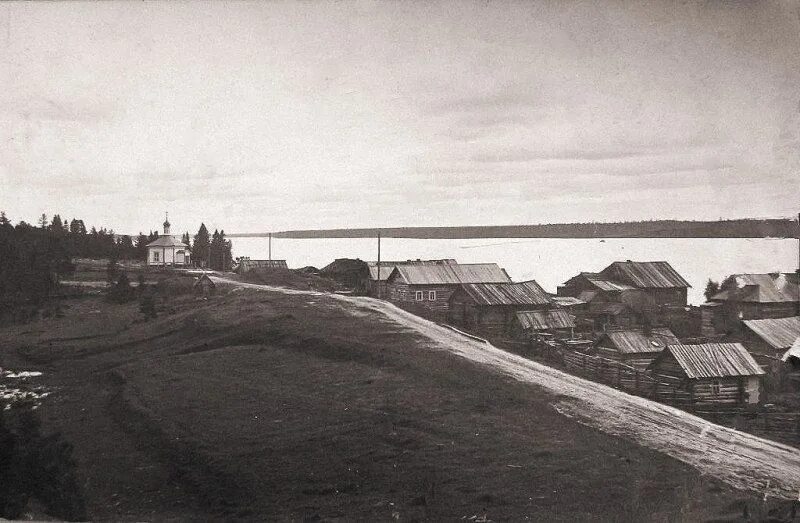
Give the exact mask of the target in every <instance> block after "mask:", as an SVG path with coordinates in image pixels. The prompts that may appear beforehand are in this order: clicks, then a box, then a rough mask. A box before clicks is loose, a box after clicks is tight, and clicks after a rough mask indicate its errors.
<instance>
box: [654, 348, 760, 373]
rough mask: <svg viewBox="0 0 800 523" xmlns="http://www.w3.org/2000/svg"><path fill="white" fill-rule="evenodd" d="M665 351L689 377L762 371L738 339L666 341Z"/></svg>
mask: <svg viewBox="0 0 800 523" xmlns="http://www.w3.org/2000/svg"><path fill="white" fill-rule="evenodd" d="M664 352H669V353H671V354H672V356H674V357H675V360H677V362H678V365H680V366H681V368H682V369H683V371H684V372H685V373H686V375H687V376H688V377H689V378H692V379H696V378H726V377H732V376H760V375H762V374H764V371H763V370H762V369H761V367H759V366H758V363H756V360H754V359H753V357H752V356H751V355H750V353H749V352H747V349H745V348H744V346H743V345H742V344H741V343H704V344H702V345H667V348H666V350H665V351H664Z"/></svg>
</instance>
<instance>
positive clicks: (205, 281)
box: [192, 273, 217, 298]
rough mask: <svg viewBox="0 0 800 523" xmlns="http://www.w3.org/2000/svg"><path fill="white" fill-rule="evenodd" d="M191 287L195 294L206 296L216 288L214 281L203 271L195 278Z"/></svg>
mask: <svg viewBox="0 0 800 523" xmlns="http://www.w3.org/2000/svg"><path fill="white" fill-rule="evenodd" d="M192 287H193V288H194V293H195V295H197V296H202V297H204V298H207V297H208V296H210V295H212V294H214V291H215V290H216V289H217V284H216V283H214V280H212V279H211V278H209V276H208V274H205V273H203V274H201V275H200V277H199V278H197V279H196V280H195V282H194V285H193V286H192Z"/></svg>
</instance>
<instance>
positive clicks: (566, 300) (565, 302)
mask: <svg viewBox="0 0 800 523" xmlns="http://www.w3.org/2000/svg"><path fill="white" fill-rule="evenodd" d="M550 299H551V300H553V302H554V303H556V304H558V305H560V306H562V307H574V306H577V305H586V302H585V301H583V300H581V299H579V298H575V297H574V296H552V297H551V298H550Z"/></svg>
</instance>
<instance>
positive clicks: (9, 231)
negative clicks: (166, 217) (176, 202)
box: [0, 211, 232, 316]
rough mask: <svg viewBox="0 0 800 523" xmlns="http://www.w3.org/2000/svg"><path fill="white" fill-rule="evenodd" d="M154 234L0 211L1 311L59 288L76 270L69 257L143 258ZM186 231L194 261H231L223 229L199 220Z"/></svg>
mask: <svg viewBox="0 0 800 523" xmlns="http://www.w3.org/2000/svg"><path fill="white" fill-rule="evenodd" d="M157 238H158V233H157V232H153V231H151V232H150V233H149V234H148V235H145V234H142V233H139V234H138V235H137V236H136V237H131V236H129V235H118V234H115V233H114V231H113V230H112V229H106V228H105V227H101V228H99V229H98V228H96V227H87V226H86V224H85V223H84V221H83V220H81V219H78V218H73V219H71V220H68V219H64V218H62V217H61V216H60V215H59V214H56V215H54V216H53V217H52V218H48V217H47V215H45V214H42V216H41V217H40V218H39V220H38V222H37V224H29V223H27V222H25V221H24V220H23V221H20V222H18V223H17V224H16V225H13V224H12V223H11V220H9V219H8V217H7V216H6V214H5V212H3V211H0V316H2V315H3V313H4V312H9V311H13V309H14V308H15V307H18V306H20V305H21V304H26V305H31V306H33V307H39V306H40V305H41V304H42V303H43V302H44V301H45V300H47V299H48V298H49V297H51V296H52V295H53V294H54V293H55V291H56V290H57V289H58V282H59V280H60V278H61V277H62V276H65V275H69V274H71V273H73V272H74V271H75V266H74V265H73V262H72V260H73V259H74V258H93V259H99V258H104V259H109V260H111V263H116V260H142V261H144V260H146V259H147V244H148V243H150V242H152V241H154V240H155V239H157ZM190 240H191V239H190V237H189V234H188V232H187V233H184V234H183V242H184V243H186V244H187V245H191V247H190V251H191V252H192V258H193V260H194V263H195V265H198V266H205V267H210V268H211V269H214V270H228V269H230V267H231V264H232V254H231V252H232V245H231V242H230V240H228V239H227V238H226V237H225V231H218V230H215V231H214V232H213V234H209V231H208V229H207V228H206V226H205V224H201V225H200V228H199V230H198V232H197V234H196V235H195V236H194V241H191V242H190Z"/></svg>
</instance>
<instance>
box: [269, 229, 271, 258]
mask: <svg viewBox="0 0 800 523" xmlns="http://www.w3.org/2000/svg"><path fill="white" fill-rule="evenodd" d="M269 261H272V233H269Z"/></svg>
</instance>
